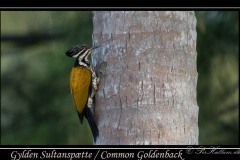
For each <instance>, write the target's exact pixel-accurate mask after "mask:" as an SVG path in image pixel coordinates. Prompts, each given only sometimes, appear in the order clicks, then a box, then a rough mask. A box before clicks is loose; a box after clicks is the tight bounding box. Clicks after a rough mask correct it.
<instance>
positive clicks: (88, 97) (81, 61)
mask: <svg viewBox="0 0 240 160" xmlns="http://www.w3.org/2000/svg"><path fill="white" fill-rule="evenodd" d="M97 47H99V46H97ZM97 47H92V48H90V47H89V46H88V45H86V44H83V45H76V46H73V47H72V48H71V49H69V50H68V51H67V52H66V55H67V56H69V57H72V58H76V61H75V63H74V66H73V68H72V70H71V74H70V90H71V94H72V98H73V102H74V105H75V107H76V110H77V112H78V116H79V119H80V122H81V124H82V123H83V119H84V117H85V118H86V119H87V121H88V123H89V125H90V128H91V131H92V134H93V138H94V142H96V139H97V137H98V134H99V131H98V128H97V124H96V121H95V119H94V116H93V113H92V111H91V109H90V107H91V105H92V102H93V98H94V94H95V92H96V90H97V84H98V83H99V79H98V78H97V76H96V74H95V72H94V70H93V68H92V66H91V63H90V61H89V59H88V56H89V55H90V54H91V52H92V50H93V49H95V48H97Z"/></svg>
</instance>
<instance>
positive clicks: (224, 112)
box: [1, 11, 239, 145]
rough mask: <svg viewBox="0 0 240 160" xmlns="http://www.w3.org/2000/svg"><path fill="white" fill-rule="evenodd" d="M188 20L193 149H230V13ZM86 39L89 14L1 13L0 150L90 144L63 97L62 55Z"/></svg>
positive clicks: (234, 58)
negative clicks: (194, 75) (194, 79)
mask: <svg viewBox="0 0 240 160" xmlns="http://www.w3.org/2000/svg"><path fill="white" fill-rule="evenodd" d="M196 16H197V20H198V24H197V31H198V40H197V51H198V62H197V65H198V74H199V77H198V78H199V79H198V86H197V87H198V88H197V89H198V104H199V109H200V112H199V129H200V144H238V141H239V139H238V131H239V128H238V121H239V114H238V113H239V112H238V103H239V102H238V101H239V100H238V76H239V75H238V63H239V62H238V43H239V42H238V35H239V33H238V27H239V22H238V12H234V11H221V12H217V11H214V12H212V11H206V12H196ZM36 33H37V34H40V35H41V37H43V38H42V39H40V38H36ZM47 35H48V36H47ZM4 36H5V37H6V36H13V37H12V39H11V40H8V41H7V40H4V41H3V37H4ZM19 36H20V37H21V36H22V37H23V40H22V39H20V40H19V38H18V37H19ZM34 37H35V39H37V41H34V40H33V39H34ZM91 37H92V13H91V12H87V11H71V12H70V11H24V12H23V11H14V12H13V11H4V12H1V143H2V144H30V145H31V144H43V145H48V144H91V143H92V138H91V131H90V129H89V126H88V125H87V124H84V125H83V126H81V125H80V123H79V120H78V117H77V113H76V111H75V109H74V106H73V104H72V99H71V95H70V91H69V73H70V70H71V67H72V65H73V62H74V60H73V59H71V58H68V57H66V56H65V54H64V53H65V51H66V50H67V49H69V48H70V47H71V46H73V45H75V44H82V43H88V44H91ZM28 39H29V41H27V40H28ZM25 41H26V43H24V42H25Z"/></svg>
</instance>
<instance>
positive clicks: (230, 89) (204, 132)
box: [196, 11, 239, 145]
mask: <svg viewBox="0 0 240 160" xmlns="http://www.w3.org/2000/svg"><path fill="white" fill-rule="evenodd" d="M196 16H197V20H198V24H197V34H198V38H197V52H198V61H197V66H198V86H197V90H198V93H197V94H198V105H199V111H200V112H199V130H200V137H199V138H200V144H216V145H218V144H221V145H225V144H239V107H238V104H239V98H238V97H239V84H238V81H239V70H238V65H239V59H238V58H239V55H238V53H239V13H238V12H236V11H221V12H220V11H205V12H197V13H196Z"/></svg>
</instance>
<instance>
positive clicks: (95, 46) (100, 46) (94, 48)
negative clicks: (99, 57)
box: [91, 45, 101, 50]
mask: <svg viewBox="0 0 240 160" xmlns="http://www.w3.org/2000/svg"><path fill="white" fill-rule="evenodd" d="M98 47H101V45H99V46H94V47H92V48H91V50H94V49H96V48H98Z"/></svg>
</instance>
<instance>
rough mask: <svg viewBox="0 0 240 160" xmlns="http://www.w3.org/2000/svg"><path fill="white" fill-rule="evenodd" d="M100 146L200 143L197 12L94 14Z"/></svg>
mask: <svg viewBox="0 0 240 160" xmlns="http://www.w3.org/2000/svg"><path fill="white" fill-rule="evenodd" d="M93 23H94V30H93V43H94V45H101V47H100V48H99V49H96V50H95V51H94V52H93V55H92V56H93V57H92V59H93V64H94V65H95V66H96V70H97V72H98V73H99V75H100V84H99V90H98V91H97V93H96V107H95V115H96V119H97V122H98V127H99V131H100V136H99V139H98V140H97V143H96V144H103V145H106V144H109V145H116V144H144V145H148V144H149V145H151V144H152V145H155V144H156V145H162V144H166V145H170V144H172V145H174V144H176V145H190V144H191V145H193V144H198V105H197V100H196V85H197V68H196V59H197V52H196V36H197V33H196V18H195V14H194V12H183V11H180V12H169V11H164V12H163V11H155V12H153V11H144V12H141V11H121V12H120V11H119V12H118V11H114V12H100V11H96V12H93Z"/></svg>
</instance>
